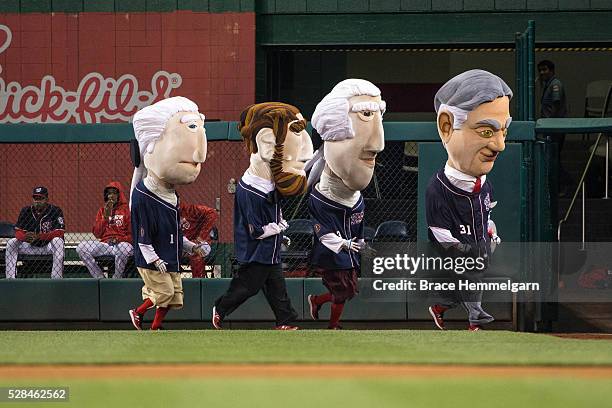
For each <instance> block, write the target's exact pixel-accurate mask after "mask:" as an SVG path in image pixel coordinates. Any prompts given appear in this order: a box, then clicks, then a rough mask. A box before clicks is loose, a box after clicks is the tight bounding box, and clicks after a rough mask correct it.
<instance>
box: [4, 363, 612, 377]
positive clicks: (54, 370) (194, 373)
mask: <svg viewBox="0 0 612 408" xmlns="http://www.w3.org/2000/svg"><path fill="white" fill-rule="evenodd" d="M432 376H434V377H436V376H437V377H449V376H469V377H498V378H508V377H580V378H612V367H567V366H564V367H559V366H557V367H550V366H520V367H519V366H454V365H403V364H402V365H399V364H398V365H393V364H180V365H177V364H172V365H170V364H168V365H167V364H150V365H149V364H135V365H27V366H25V365H16V366H0V379H52V378H74V379H91V378H98V379H114V378H185V377H191V378H207V377H210V378H219V377H234V378H235V377H241V378H256V377H257V378H261V377H271V378H321V377H326V378H380V377H385V378H387V377H390V378H398V377H432Z"/></svg>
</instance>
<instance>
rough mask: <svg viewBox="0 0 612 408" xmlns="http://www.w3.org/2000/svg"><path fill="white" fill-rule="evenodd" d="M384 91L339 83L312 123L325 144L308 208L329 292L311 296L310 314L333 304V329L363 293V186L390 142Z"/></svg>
mask: <svg viewBox="0 0 612 408" xmlns="http://www.w3.org/2000/svg"><path fill="white" fill-rule="evenodd" d="M384 112H385V102H384V101H383V100H382V99H381V95H380V89H378V88H377V87H376V86H375V85H374V84H372V83H371V82H369V81H366V80H363V79H347V80H344V81H342V82H340V83H339V84H337V85H336V86H335V87H334V88H333V89H332V91H331V92H330V93H329V94H328V95H326V96H325V97H324V98H323V100H322V101H321V102H320V103H319V104H318V105H317V107H316V109H315V112H314V114H313V116H312V124H313V127H314V128H315V129H316V130H317V131H318V133H319V134H320V135H321V138H322V139H323V141H324V142H323V143H324V144H323V146H321V148H320V149H319V150H318V151H317V155H316V156H315V158H314V159H313V161H311V163H309V165H308V166H307V167H311V166H312V167H313V170H312V171H311V173H310V176H309V184H312V185H314V187H313V189H312V192H311V193H310V198H309V199H308V210H309V212H310V217H311V219H312V223H313V228H314V232H315V235H316V239H315V243H314V246H313V249H312V265H313V266H314V268H315V271H316V272H318V273H320V274H321V276H322V278H323V284H324V285H325V287H326V288H327V290H328V292H327V293H323V294H320V295H308V304H309V305H310V316H311V317H312V319H313V320H318V319H319V310H320V309H321V307H322V306H323V305H324V304H325V303H327V302H331V314H330V319H329V325H328V328H329V329H333V330H335V329H340V328H341V327H340V325H339V321H340V316H341V315H342V311H343V310H344V304H345V303H346V301H347V300H350V299H352V298H353V297H354V296H355V294H356V293H357V291H358V287H357V285H358V281H357V277H358V274H359V271H360V270H359V269H360V254H359V252H360V251H361V250H362V249H363V248H364V247H365V241H364V239H363V216H364V211H365V204H364V201H363V196H362V195H361V190H362V189H364V188H366V187H367V186H368V184H370V180H372V176H373V174H374V164H375V161H376V156H377V155H378V153H380V152H381V151H382V150H383V149H384V146H385V137H384V132H383V125H382V116H383V113H384Z"/></svg>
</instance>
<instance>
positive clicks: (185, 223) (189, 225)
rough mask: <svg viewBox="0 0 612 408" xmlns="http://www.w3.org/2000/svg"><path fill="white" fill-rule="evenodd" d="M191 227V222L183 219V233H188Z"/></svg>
mask: <svg viewBox="0 0 612 408" xmlns="http://www.w3.org/2000/svg"><path fill="white" fill-rule="evenodd" d="M189 227H191V224H190V223H189V221H187V220H186V219H185V218H181V229H182V230H183V231H186V230H188V229H189Z"/></svg>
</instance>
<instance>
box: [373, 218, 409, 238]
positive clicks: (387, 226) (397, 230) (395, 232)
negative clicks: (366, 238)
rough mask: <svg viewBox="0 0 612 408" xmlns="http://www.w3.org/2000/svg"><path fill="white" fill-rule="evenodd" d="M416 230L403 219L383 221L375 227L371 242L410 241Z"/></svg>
mask: <svg viewBox="0 0 612 408" xmlns="http://www.w3.org/2000/svg"><path fill="white" fill-rule="evenodd" d="M412 241H416V231H415V230H414V228H411V227H410V225H408V223H406V222H404V221H385V222H383V223H381V224H380V225H379V226H378V228H377V229H376V233H375V234H374V239H373V240H372V242H412Z"/></svg>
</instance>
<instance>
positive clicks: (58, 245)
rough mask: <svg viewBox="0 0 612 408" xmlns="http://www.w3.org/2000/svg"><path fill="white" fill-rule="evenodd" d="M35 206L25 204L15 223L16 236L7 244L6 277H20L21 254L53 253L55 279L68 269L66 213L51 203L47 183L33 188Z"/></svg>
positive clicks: (52, 276) (52, 275) (52, 270)
mask: <svg viewBox="0 0 612 408" xmlns="http://www.w3.org/2000/svg"><path fill="white" fill-rule="evenodd" d="M32 200H33V203H32V205H29V206H26V207H23V208H22V209H21V211H20V212H19V218H18V219H17V223H16V224H15V238H12V239H10V240H9V241H8V242H7V244H6V278H7V279H15V278H16V276H17V257H18V256H19V254H26V255H53V268H52V269H51V278H53V279H61V278H62V275H63V270H64V230H65V225H64V213H63V212H62V209H61V208H59V207H57V206H55V205H53V204H50V203H49V191H48V190H47V188H46V187H44V186H38V187H34V190H32Z"/></svg>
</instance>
